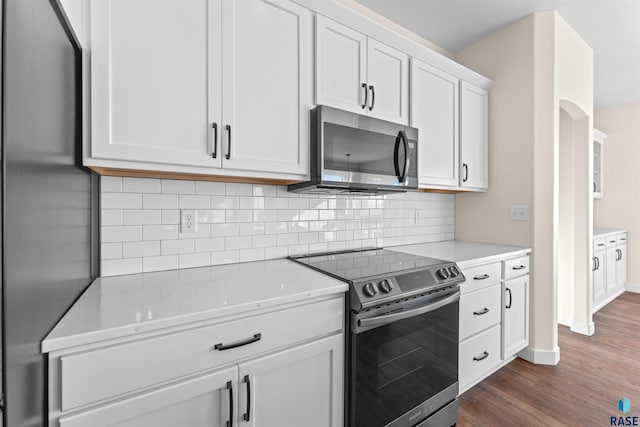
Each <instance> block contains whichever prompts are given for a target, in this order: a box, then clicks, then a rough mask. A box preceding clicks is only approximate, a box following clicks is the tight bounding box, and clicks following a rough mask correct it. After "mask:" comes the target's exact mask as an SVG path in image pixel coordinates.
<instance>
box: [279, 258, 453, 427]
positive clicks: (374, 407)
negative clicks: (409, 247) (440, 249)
mask: <svg viewBox="0 0 640 427" xmlns="http://www.w3.org/2000/svg"><path fill="white" fill-rule="evenodd" d="M290 259H292V260H294V261H296V262H299V263H301V264H303V265H306V266H308V267H311V268H313V269H316V270H318V271H321V272H323V273H325V274H328V275H330V276H333V277H335V278H338V279H341V280H344V281H346V282H348V283H349V284H350V292H349V300H348V305H349V307H348V310H347V312H348V313H349V315H348V318H347V322H348V328H349V333H348V334H347V357H346V372H347V377H346V378H347V381H346V393H345V398H346V401H345V403H346V405H345V408H346V414H345V425H346V426H348V427H377V426H381V427H382V426H388V427H405V426H421V427H426V426H453V425H455V424H456V422H457V418H458V403H457V399H456V397H457V395H458V312H459V299H460V290H459V286H458V284H459V283H460V282H463V281H464V280H465V279H464V276H463V275H462V273H461V272H460V269H459V268H458V266H457V265H456V264H455V263H453V262H449V261H443V260H439V259H434V258H426V257H420V256H416V255H410V254H404V253H400V252H394V251H391V250H387V249H364V250H356V251H344V252H333V253H324V254H314V255H309V256H301V257H290Z"/></svg>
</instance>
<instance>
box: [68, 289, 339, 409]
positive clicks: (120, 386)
mask: <svg viewBox="0 0 640 427" xmlns="http://www.w3.org/2000/svg"><path fill="white" fill-rule="evenodd" d="M342 325H343V299H342V298H335V299H331V300H326V301H322V302H318V303H315V304H311V305H303V306H298V307H293V308H289V309H285V310H282V311H278V312H272V313H266V314H262V315H257V316H254V317H248V318H243V319H238V320H235V321H229V322H224V323H220V324H217V325H213V326H206V327H201V328H197V329H192V330H188V331H182V332H177V333H173V334H168V335H164V336H160V337H154V338H149V339H145V340H140V341H137V342H132V343H127V344H121V345H116V346H112V347H107V348H104V349H99V350H93V351H88V352H85V353H79V354H74V355H70V356H62V357H61V358H60V361H61V362H60V363H61V367H60V370H61V374H60V375H61V393H62V401H61V407H62V410H63V411H64V410H68V409H71V408H75V407H78V406H81V405H86V404H89V403H92V402H96V401H99V400H102V399H107V398H110V397H114V396H117V395H119V394H122V393H128V392H131V391H136V390H139V389H143V388H145V387H149V386H153V385H154V384H157V383H161V382H163V381H169V380H172V379H176V378H179V377H182V376H185V375H189V374H193V373H195V372H198V371H202V370H205V369H210V368H213V367H216V366H221V365H225V364H229V363H234V362H236V361H238V360H241V359H244V358H247V357H251V356H254V355H257V354H260V353H264V352H266V351H269V350H273V349H276V348H279V347H284V346H287V345H290V344H293V343H295V342H300V341H303V340H307V339H310V338H313V337H315V336H320V335H324V334H327V333H331V332H335V331H341V330H342ZM257 334H260V335H259V337H260V339H259V340H257V339H256V338H257V337H258V336H257ZM251 340H255V341H254V342H251V343H249V344H247V345H241V346H237V347H234V346H233V345H234V344H241V343H243V342H246V341H251ZM220 344H222V345H224V346H225V347H226V346H228V347H230V348H228V349H225V348H224V347H222V348H219V345H220ZM216 347H218V349H216Z"/></svg>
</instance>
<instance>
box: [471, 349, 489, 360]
mask: <svg viewBox="0 0 640 427" xmlns="http://www.w3.org/2000/svg"><path fill="white" fill-rule="evenodd" d="M487 357H489V352H488V351H483V352H482V354H481V355H480V356H476V357H474V358H473V360H475V361H476V362H479V361H481V360H484V359H486V358H487Z"/></svg>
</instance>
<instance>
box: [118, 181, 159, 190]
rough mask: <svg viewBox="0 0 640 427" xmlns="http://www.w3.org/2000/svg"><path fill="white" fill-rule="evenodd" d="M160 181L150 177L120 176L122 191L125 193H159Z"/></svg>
mask: <svg viewBox="0 0 640 427" xmlns="http://www.w3.org/2000/svg"><path fill="white" fill-rule="evenodd" d="M160 189H161V185H160V181H159V180H157V179H152V178H127V177H124V178H122V191H123V192H125V193H159V192H160Z"/></svg>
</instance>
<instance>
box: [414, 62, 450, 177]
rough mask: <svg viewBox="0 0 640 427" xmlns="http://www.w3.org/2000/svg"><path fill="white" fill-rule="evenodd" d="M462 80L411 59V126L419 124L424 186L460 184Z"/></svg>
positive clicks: (420, 162)
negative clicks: (460, 96) (460, 81)
mask: <svg viewBox="0 0 640 427" xmlns="http://www.w3.org/2000/svg"><path fill="white" fill-rule="evenodd" d="M458 87H459V80H458V79H457V78H456V77H453V76H451V75H449V74H447V73H445V72H443V71H440V70H438V69H436V68H434V67H431V66H429V65H427V64H425V63H424V62H422V61H419V60H417V59H412V60H411V126H413V127H415V128H418V173H419V177H418V184H419V186H420V187H436V188H440V187H444V188H449V187H458V185H459V183H458V169H459V145H458V144H459V140H458V117H459V111H458Z"/></svg>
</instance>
